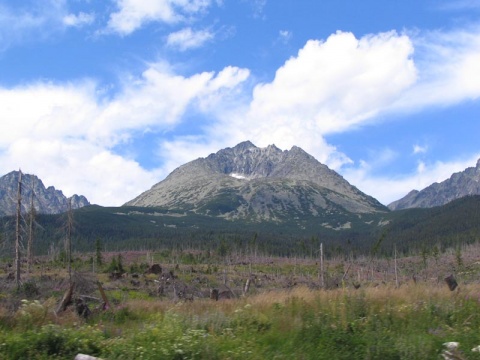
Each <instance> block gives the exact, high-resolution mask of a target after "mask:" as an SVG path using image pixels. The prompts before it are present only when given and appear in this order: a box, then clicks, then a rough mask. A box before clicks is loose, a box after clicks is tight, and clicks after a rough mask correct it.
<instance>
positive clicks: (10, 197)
mask: <svg viewBox="0 0 480 360" xmlns="http://www.w3.org/2000/svg"><path fill="white" fill-rule="evenodd" d="M19 176H20V172H19V171H12V172H10V173H8V174H6V175H4V176H2V177H0V216H5V215H12V214H14V213H15V212H16V206H17V202H16V199H17V192H18V179H19ZM32 194H33V205H34V207H35V209H36V211H37V213H42V214H58V213H62V212H65V211H67V210H68V206H69V201H70V199H71V201H72V208H73V209H78V208H81V207H83V206H86V205H90V203H89V202H88V200H87V199H86V198H85V196H82V195H76V194H75V195H73V196H72V197H71V198H67V197H66V196H65V195H63V192H62V191H61V190H57V189H55V187H53V186H49V187H48V188H46V187H45V185H44V184H43V182H42V180H40V179H39V178H38V177H37V176H36V175H31V174H23V173H22V208H23V209H22V211H23V212H27V211H28V210H29V208H30V204H31V199H32Z"/></svg>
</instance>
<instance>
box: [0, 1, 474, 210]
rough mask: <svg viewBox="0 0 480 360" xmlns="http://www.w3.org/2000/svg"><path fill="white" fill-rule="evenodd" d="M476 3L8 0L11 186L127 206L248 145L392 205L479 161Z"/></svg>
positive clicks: (0, 161) (3, 133) (2, 164)
mask: <svg viewBox="0 0 480 360" xmlns="http://www.w3.org/2000/svg"><path fill="white" fill-rule="evenodd" d="M479 97H480V0H449V1H447V0H436V1H433V0H425V1H413V0H402V1H393V0H391V1H385V0H382V1H380V0H365V1H355V0H349V1H346V0H325V1H292V0H288V1H287V0H275V1H273V0H192V1H187V0H104V1H92V0H41V1H34V0H24V1H13V0H9V1H6V0H0V174H6V173H8V172H10V171H12V170H16V169H18V168H21V169H22V170H23V171H24V172H26V173H33V174H36V175H37V176H39V177H40V178H41V179H42V180H43V181H44V183H45V185H47V186H49V185H53V186H55V187H56V188H59V189H62V190H63V191H64V193H65V194H66V195H72V194H73V193H78V194H83V195H85V196H87V198H88V199H89V200H90V201H91V202H93V203H97V204H100V205H105V206H116V205H121V204H123V203H125V202H126V201H128V200H130V199H132V198H134V197H135V196H137V195H138V194H140V193H141V192H143V191H145V190H147V189H148V188H150V187H151V186H152V185H153V184H155V183H157V182H159V181H160V180H162V179H164V178H165V176H166V175H168V173H170V172H171V171H172V170H173V169H175V168H176V167H177V166H179V165H181V164H183V163H186V162H188V161H190V160H194V159H196V158H198V157H205V156H208V154H210V153H212V152H216V151H218V150H219V149H222V148H225V147H232V146H235V145H236V144H237V143H239V142H241V141H244V140H250V141H252V142H253V143H254V144H256V145H257V146H260V147H264V146H267V145H269V144H275V145H276V146H278V147H279V148H281V149H284V150H288V149H290V148H291V147H292V146H293V145H297V146H300V147H302V148H303V149H304V150H305V151H307V152H309V153H310V154H312V155H314V156H315V157H316V158H317V159H318V160H319V161H321V162H322V163H324V164H327V165H328V166H329V167H330V168H332V169H334V170H336V171H337V172H339V173H340V174H341V175H343V176H344V177H345V178H346V179H347V180H348V181H349V182H350V183H351V184H353V185H355V186H357V187H358V188H359V189H360V190H362V191H364V192H365V193H367V194H369V195H372V196H374V197H375V198H377V199H378V200H380V201H381V202H382V203H384V204H388V203H390V202H392V201H394V200H397V199H399V198H400V197H402V196H404V195H405V194H406V193H408V192H409V191H410V190H412V189H422V188H424V187H426V186H428V185H430V184H431V183H433V182H435V181H443V180H445V179H446V178H448V177H449V176H450V175H451V174H452V173H453V172H456V171H461V170H463V169H465V168H466V167H469V166H475V164H476V161H477V159H479V158H480V145H479V144H480V142H479V141H478V137H479V134H480V121H479V120H480V119H479V115H480V99H479Z"/></svg>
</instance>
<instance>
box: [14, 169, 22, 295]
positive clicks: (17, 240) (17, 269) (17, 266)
mask: <svg viewBox="0 0 480 360" xmlns="http://www.w3.org/2000/svg"><path fill="white" fill-rule="evenodd" d="M21 212H22V171H21V170H20V171H19V174H18V192H17V223H16V229H15V230H16V231H15V235H16V236H15V285H16V286H17V289H18V288H20V261H21V259H20V243H21V234H20V217H21Z"/></svg>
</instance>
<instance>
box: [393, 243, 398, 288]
mask: <svg viewBox="0 0 480 360" xmlns="http://www.w3.org/2000/svg"><path fill="white" fill-rule="evenodd" d="M394 252H395V286H396V287H397V288H398V274H397V245H396V244H395V246H394Z"/></svg>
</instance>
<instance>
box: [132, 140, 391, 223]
mask: <svg viewBox="0 0 480 360" xmlns="http://www.w3.org/2000/svg"><path fill="white" fill-rule="evenodd" d="M328 204H330V205H328ZM125 205H129V206H148V207H150V206H152V207H153V206H158V207H168V208H172V209H173V208H176V209H188V210H191V211H194V212H196V213H204V214H212V213H214V214H216V216H224V217H228V218H235V217H247V216H254V217H257V218H263V219H266V218H268V219H272V218H281V217H285V216H287V215H286V214H287V213H290V215H291V214H292V213H296V214H298V215H299V216H303V215H305V214H306V213H308V214H310V215H309V216H311V214H316V215H318V214H320V213H322V212H324V211H326V210H325V209H326V208H328V207H329V206H331V207H332V208H338V209H340V208H341V209H343V210H341V211H346V212H353V213H372V212H377V211H386V208H385V207H384V206H383V205H381V204H380V203H379V202H378V201H376V200H375V199H373V198H371V197H369V196H367V195H365V194H363V193H362V192H361V191H359V190H358V189H356V188H355V187H353V186H351V185H350V184H349V183H348V182H347V181H346V180H345V179H343V177H341V176H340V175H338V174H337V173H336V172H334V171H332V170H330V169H329V168H328V167H327V166H326V165H323V164H321V163H320V162H318V161H317V160H316V159H315V158H314V157H313V156H311V155H309V154H307V153H306V152H305V151H303V150H302V149H301V148H299V147H296V146H294V147H292V149H291V150H284V151H283V150H281V149H279V148H278V147H276V146H275V145H269V146H267V147H264V148H259V147H257V146H255V145H254V144H253V143H252V142H250V141H245V142H242V143H240V144H238V145H236V146H234V147H233V148H225V149H222V150H219V151H218V152H216V153H214V154H210V155H209V156H207V157H206V158H199V159H197V160H194V161H191V162H189V163H187V164H184V165H182V166H180V167H179V168H177V169H176V170H174V171H173V172H172V173H171V174H170V175H168V176H167V178H166V179H165V180H163V181H161V182H159V183H158V184H156V185H154V186H153V187H152V188H151V189H150V190H148V191H146V192H144V193H143V194H140V195H139V196H138V197H137V198H135V199H133V200H131V201H129V202H128V203H126V204H125ZM332 211H333V210H332ZM339 211H340V210H339ZM302 214H303V215H302ZM316 215H315V216H316Z"/></svg>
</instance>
